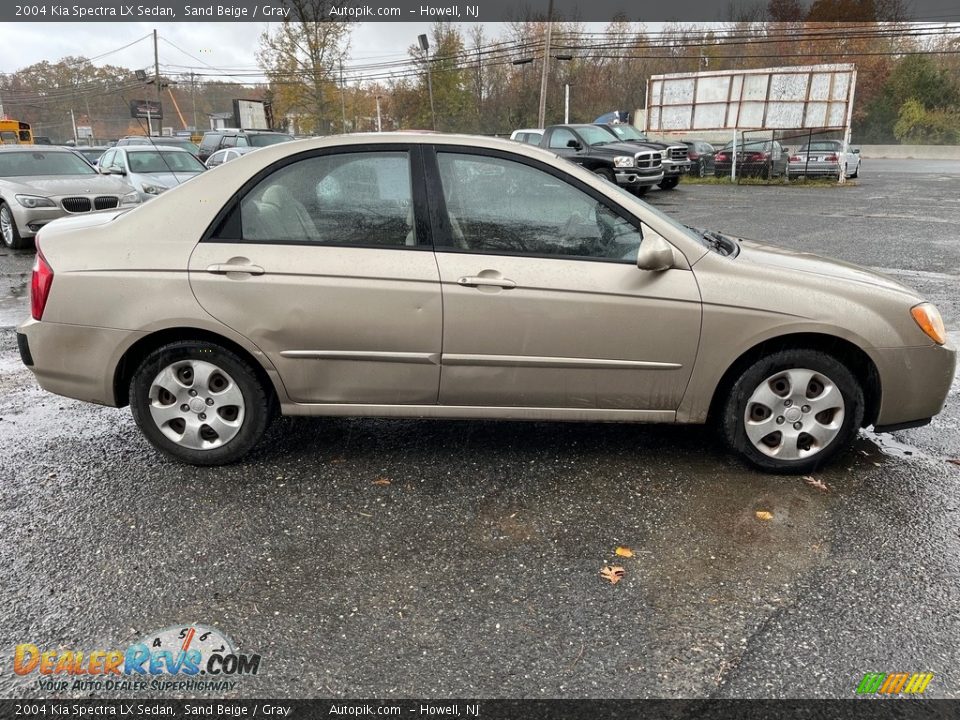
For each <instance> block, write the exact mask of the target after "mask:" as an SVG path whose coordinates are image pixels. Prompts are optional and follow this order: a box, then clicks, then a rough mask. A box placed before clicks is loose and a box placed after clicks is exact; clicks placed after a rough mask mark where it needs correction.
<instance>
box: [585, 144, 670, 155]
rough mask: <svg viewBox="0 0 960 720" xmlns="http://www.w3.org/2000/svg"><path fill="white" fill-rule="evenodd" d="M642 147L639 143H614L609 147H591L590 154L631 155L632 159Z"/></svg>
mask: <svg viewBox="0 0 960 720" xmlns="http://www.w3.org/2000/svg"><path fill="white" fill-rule="evenodd" d="M641 147H642V144H639V143H632V142H612V143H609V144H607V145H591V146H590V152H591V153H602V154H604V155H630V156H631V157H632V156H633V155H634V154H635V153H636V152H637V151H638V150H639V149H640V148H641ZM652 149H656V148H652Z"/></svg>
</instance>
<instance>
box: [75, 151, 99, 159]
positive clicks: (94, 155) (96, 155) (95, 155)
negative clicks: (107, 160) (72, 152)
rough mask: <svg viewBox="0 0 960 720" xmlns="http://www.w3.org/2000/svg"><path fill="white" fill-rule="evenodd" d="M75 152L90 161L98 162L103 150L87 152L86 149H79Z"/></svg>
mask: <svg viewBox="0 0 960 720" xmlns="http://www.w3.org/2000/svg"><path fill="white" fill-rule="evenodd" d="M77 152H79V153H80V154H81V155H83V156H84V157H85V158H89V159H91V160H99V159H100V156H101V155H103V150H88V149H86V148H80V149H79V150H77Z"/></svg>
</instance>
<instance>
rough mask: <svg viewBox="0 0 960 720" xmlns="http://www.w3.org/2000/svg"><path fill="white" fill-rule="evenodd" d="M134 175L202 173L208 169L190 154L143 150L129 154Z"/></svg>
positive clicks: (128, 157)
mask: <svg viewBox="0 0 960 720" xmlns="http://www.w3.org/2000/svg"><path fill="white" fill-rule="evenodd" d="M127 163H129V165H130V172H133V173H162V172H202V171H204V170H205V169H206V168H205V167H204V166H203V163H201V162H200V161H199V160H197V159H196V158H195V157H194V156H193V155H191V154H190V153H188V152H180V151H177V150H166V151H164V150H143V151H139V152H132V153H127Z"/></svg>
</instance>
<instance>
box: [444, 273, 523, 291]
mask: <svg viewBox="0 0 960 720" xmlns="http://www.w3.org/2000/svg"><path fill="white" fill-rule="evenodd" d="M457 284H458V285H463V286H464V287H500V288H503V289H504V290H510V289H511V288H515V287H516V286H517V284H516V283H515V282H514V281H513V280H508V279H507V278H504V277H482V276H477V275H472V276H467V277H462V278H460V279H459V280H457Z"/></svg>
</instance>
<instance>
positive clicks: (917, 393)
mask: <svg viewBox="0 0 960 720" xmlns="http://www.w3.org/2000/svg"><path fill="white" fill-rule="evenodd" d="M870 354H871V356H872V358H873V361H874V363H875V364H876V366H877V372H878V373H879V374H880V390H881V393H882V395H881V398H880V411H879V413H878V415H877V420H876V422H875V423H874V424H875V425H876V426H877V427H880V428H884V427H887V428H890V427H891V426H900V427H907V426H910V425H911V424H912V423H920V424H924V423H923V422H922V421H925V420H926V421H928V420H929V419H930V418H932V417H933V416H934V415H936V414H938V413H939V412H940V411H941V410H943V407H944V404H945V403H946V400H947V395H948V394H949V393H950V388H951V387H952V386H953V381H954V375H955V373H956V367H957V353H956V350H955V349H954V348H953V347H951V346H949V345H946V346H940V345H929V346H925V347H907V348H874V349H873V350H872V351H871V352H870ZM893 429H896V427H893Z"/></svg>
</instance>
